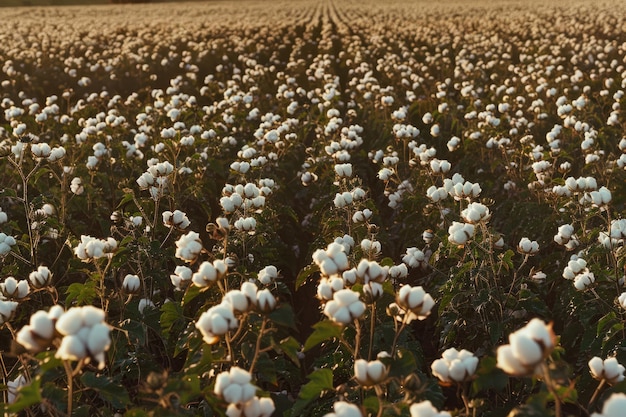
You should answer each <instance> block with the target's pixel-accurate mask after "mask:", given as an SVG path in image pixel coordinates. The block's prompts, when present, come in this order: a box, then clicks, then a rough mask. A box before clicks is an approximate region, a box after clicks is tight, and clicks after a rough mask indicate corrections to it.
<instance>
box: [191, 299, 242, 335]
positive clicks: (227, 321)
mask: <svg viewBox="0 0 626 417" xmlns="http://www.w3.org/2000/svg"><path fill="white" fill-rule="evenodd" d="M238 326H239V322H238V320H237V318H236V317H235V313H234V311H233V308H232V306H231V305H230V304H229V303H225V302H222V303H221V304H218V305H216V306H213V307H211V308H210V309H208V310H207V311H205V312H204V313H202V315H201V316H200V318H199V319H198V321H197V322H196V328H197V329H198V330H200V333H201V334H202V338H203V340H204V341H205V342H206V343H208V344H214V343H217V342H218V341H219V338H220V336H222V335H224V334H226V332H228V331H230V330H234V329H236V328H237V327H238Z"/></svg>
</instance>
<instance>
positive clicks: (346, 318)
mask: <svg viewBox="0 0 626 417" xmlns="http://www.w3.org/2000/svg"><path fill="white" fill-rule="evenodd" d="M364 312H365V304H364V303H363V302H362V301H361V300H359V293H357V292H354V291H352V290H350V289H343V290H339V291H337V292H335V293H334V294H333V299H332V300H330V301H328V302H327V303H326V305H325V306H324V314H325V315H326V316H327V317H328V318H329V319H331V320H333V321H335V322H337V323H339V324H343V325H346V324H349V323H350V322H352V320H354V319H356V318H359V317H361V315H363V313H364Z"/></svg>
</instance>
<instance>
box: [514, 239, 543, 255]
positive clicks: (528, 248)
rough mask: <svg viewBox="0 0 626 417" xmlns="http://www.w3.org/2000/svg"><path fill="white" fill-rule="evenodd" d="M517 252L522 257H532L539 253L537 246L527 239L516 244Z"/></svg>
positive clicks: (534, 242)
mask: <svg viewBox="0 0 626 417" xmlns="http://www.w3.org/2000/svg"><path fill="white" fill-rule="evenodd" d="M517 251H518V252H519V253H521V254H522V255H534V254H536V253H537V252H539V244H538V243H537V242H536V241H534V240H533V241H531V240H530V239H528V238H527V237H523V238H522V239H521V240H520V241H519V243H518V244H517Z"/></svg>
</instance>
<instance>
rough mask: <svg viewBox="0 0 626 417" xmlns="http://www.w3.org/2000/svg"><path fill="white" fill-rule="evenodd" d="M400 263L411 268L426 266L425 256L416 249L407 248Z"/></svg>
mask: <svg viewBox="0 0 626 417" xmlns="http://www.w3.org/2000/svg"><path fill="white" fill-rule="evenodd" d="M402 262H404V263H405V264H406V265H407V266H410V267H411V268H425V267H426V266H427V265H428V259H427V257H426V254H424V252H422V251H421V250H419V249H417V248H414V247H413V248H407V249H406V253H405V255H404V256H403V257H402Z"/></svg>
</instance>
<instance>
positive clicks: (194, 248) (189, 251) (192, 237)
mask: <svg viewBox="0 0 626 417" xmlns="http://www.w3.org/2000/svg"><path fill="white" fill-rule="evenodd" d="M202 250H203V246H202V241H201V240H200V235H199V234H198V233H196V232H189V233H187V234H186V235H183V236H181V237H180V238H179V239H178V240H177V241H176V257H177V258H179V259H182V260H183V261H185V262H193V261H195V260H196V258H197V257H198V255H200V252H202Z"/></svg>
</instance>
